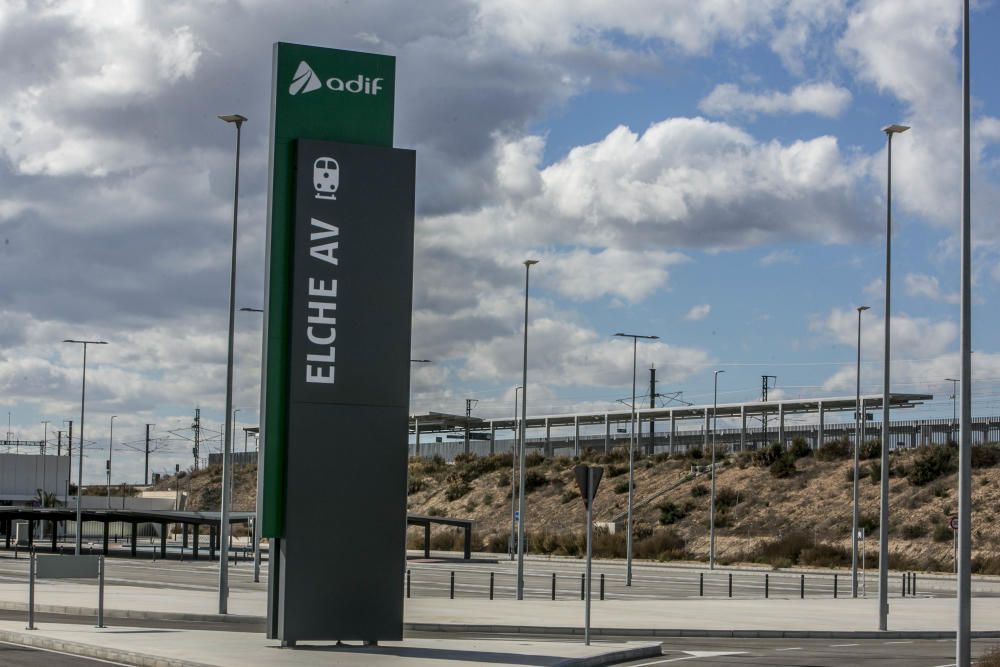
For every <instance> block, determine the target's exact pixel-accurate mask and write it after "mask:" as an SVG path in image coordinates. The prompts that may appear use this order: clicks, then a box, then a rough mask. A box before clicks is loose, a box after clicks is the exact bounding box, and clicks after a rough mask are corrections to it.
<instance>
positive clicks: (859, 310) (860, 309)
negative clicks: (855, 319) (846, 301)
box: [858, 306, 871, 313]
mask: <svg viewBox="0 0 1000 667" xmlns="http://www.w3.org/2000/svg"><path fill="white" fill-rule="evenodd" d="M866 310H871V306H858V312H859V313H861V312H864V311H866Z"/></svg>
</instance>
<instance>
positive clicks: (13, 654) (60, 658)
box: [0, 642, 115, 667]
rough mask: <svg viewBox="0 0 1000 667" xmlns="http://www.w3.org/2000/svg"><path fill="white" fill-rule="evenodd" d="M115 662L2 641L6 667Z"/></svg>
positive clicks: (98, 666)
mask: <svg viewBox="0 0 1000 667" xmlns="http://www.w3.org/2000/svg"><path fill="white" fill-rule="evenodd" d="M113 664H115V663H111V662H107V661H104V660H90V659H89V658H80V657H78V656H75V655H66V654H64V653H55V652H53V651H46V650H43V649H37V648H29V647H27V646H21V645H18V644H7V643H4V642H0V665H3V666H4V667H108V665H113Z"/></svg>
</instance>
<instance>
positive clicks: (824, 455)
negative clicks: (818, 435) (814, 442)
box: [816, 440, 854, 461]
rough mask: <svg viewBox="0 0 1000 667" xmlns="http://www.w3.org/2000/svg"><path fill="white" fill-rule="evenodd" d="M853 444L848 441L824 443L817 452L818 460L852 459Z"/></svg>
mask: <svg viewBox="0 0 1000 667" xmlns="http://www.w3.org/2000/svg"><path fill="white" fill-rule="evenodd" d="M853 451H854V450H853V448H852V447H851V443H850V442H849V441H847V440H832V441H829V442H824V443H823V444H822V445H821V446H820V448H819V449H817V450H816V458H817V459H818V460H820V461H839V460H840V459H846V458H850V457H851V453H852V452H853Z"/></svg>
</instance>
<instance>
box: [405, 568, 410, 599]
mask: <svg viewBox="0 0 1000 667" xmlns="http://www.w3.org/2000/svg"><path fill="white" fill-rule="evenodd" d="M406 597H410V571H409V570H407V571H406Z"/></svg>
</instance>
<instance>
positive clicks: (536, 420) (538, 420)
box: [410, 394, 934, 433]
mask: <svg viewBox="0 0 1000 667" xmlns="http://www.w3.org/2000/svg"><path fill="white" fill-rule="evenodd" d="M933 398H934V396H933V395H931V394H890V395H889V407H890V408H891V409H893V410H896V409H907V408H914V407H916V406H918V405H921V404H922V403H924V402H925V401H930V400H933ZM861 402H862V404H863V405H864V409H865V411H877V410H880V409H881V408H882V394H867V395H863V396H862V397H861ZM714 407H715V414H716V416H717V417H718V418H720V419H725V418H732V417H746V418H751V417H761V416H764V415H767V416H772V415H778V414H783V415H785V416H788V415H793V414H794V415H801V414H809V413H816V414H817V415H818V414H819V413H820V412H822V413H824V414H829V413H833V412H851V413H854V412H855V411H856V409H857V400H856V399H855V397H854V396H836V397H826V398H796V399H788V400H775V401H748V402H743V403H719V404H718V405H717V406H714ZM712 412H713V406H712V404H711V403H709V404H707V405H683V406H668V407H660V408H639V409H638V410H636V420H637V421H643V422H649V421H650V420H656V421H661V420H676V421H683V420H689V419H705V417H706V415H710V414H712ZM631 416H632V411H631V410H610V411H603V412H579V413H567V414H552V415H531V416H529V417H528V418H527V419H526V420H525V426H526V428H545V427H549V428H555V427H559V426H587V425H598V424H601V425H603V424H607V423H608V422H628V421H629V420H630V419H631ZM467 424H468V426H469V428H470V429H472V430H477V429H479V430H486V429H489V430H503V429H513V428H514V427H515V425H516V422H515V421H514V419H513V417H505V418H499V419H479V418H476V417H465V416H464V415H448V414H445V413H440V412H430V413H428V414H426V415H415V416H412V417H410V432H411V433H415V432H416V429H417V428H419V429H420V432H421V433H435V432H444V431H451V430H454V429H464V428H465V427H466V425H467Z"/></svg>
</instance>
